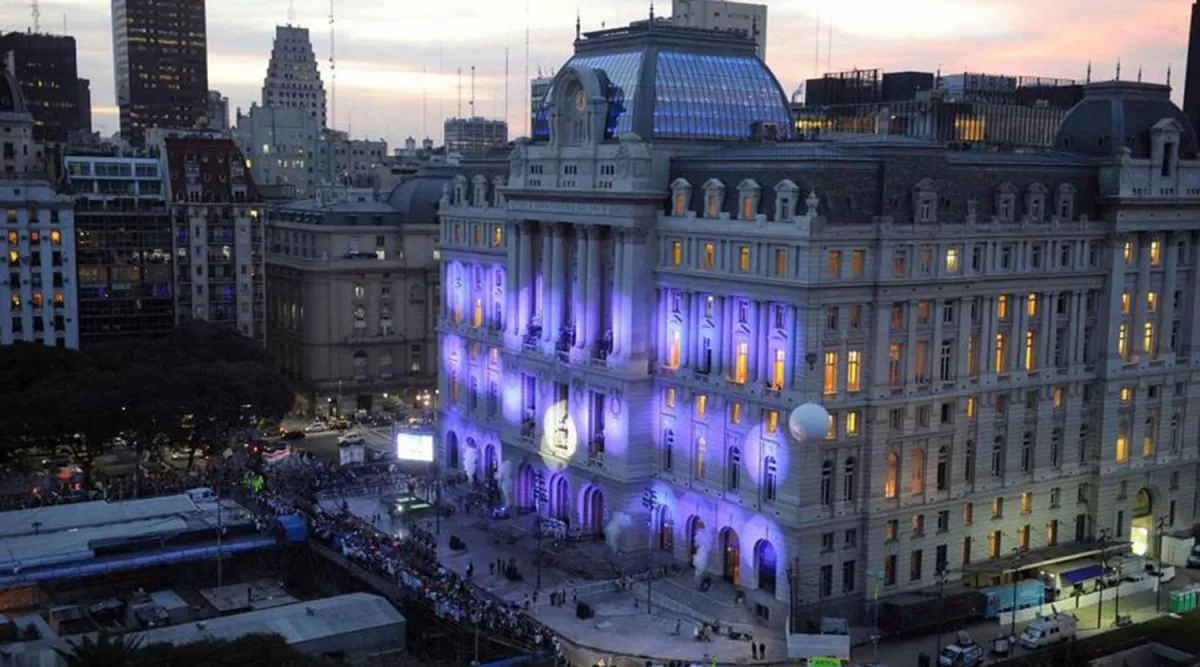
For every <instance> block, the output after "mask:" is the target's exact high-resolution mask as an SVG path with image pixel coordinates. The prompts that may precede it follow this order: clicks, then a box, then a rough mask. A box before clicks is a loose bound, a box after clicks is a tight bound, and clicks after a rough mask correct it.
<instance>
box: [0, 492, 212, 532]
mask: <svg viewBox="0 0 1200 667" xmlns="http://www.w3.org/2000/svg"><path fill="white" fill-rule="evenodd" d="M195 511H196V504H195V503H194V502H192V499H191V498H189V497H188V496H187V494H179V495H175V496H161V497H158V498H143V499H140V500H126V501H123V502H118V503H110V502H106V501H103V500H97V501H93V502H88V503H69V504H66V505H51V506H49V507H33V508H30V509H24V510H14V511H11V512H0V540H3V539H6V538H9V537H13V536H17V535H33V534H34V533H39V534H42V535H45V534H46V533H54V532H58V531H62V530H70V529H72V528H85V527H87V528H91V527H95V526H103V525H106V524H113V523H125V522H128V521H139V520H142V519H150V518H155V517H163V516H170V515H177V514H182V513H185V512H195ZM35 523H36V524H37V527H36V529H35V527H34V524H35Z"/></svg>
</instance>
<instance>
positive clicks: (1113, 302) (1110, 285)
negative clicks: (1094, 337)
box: [1100, 238, 1133, 363]
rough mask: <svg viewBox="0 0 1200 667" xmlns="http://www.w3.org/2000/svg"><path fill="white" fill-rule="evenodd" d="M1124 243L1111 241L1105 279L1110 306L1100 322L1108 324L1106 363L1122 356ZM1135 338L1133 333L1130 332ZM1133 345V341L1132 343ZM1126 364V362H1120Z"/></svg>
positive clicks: (1117, 240) (1116, 240) (1118, 240)
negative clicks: (1120, 348)
mask: <svg viewBox="0 0 1200 667" xmlns="http://www.w3.org/2000/svg"><path fill="white" fill-rule="evenodd" d="M1124 255H1125V252H1124V243H1123V241H1122V240H1121V239H1120V238H1116V239H1113V240H1112V241H1110V245H1109V247H1108V276H1107V277H1106V279H1105V283H1106V284H1105V290H1106V293H1107V294H1108V305H1107V308H1106V311H1105V312H1102V313H1100V316H1101V317H1100V322H1102V323H1104V322H1107V324H1108V335H1107V336H1105V337H1104V339H1103V340H1104V347H1105V348H1107V349H1105V351H1104V357H1105V362H1106V363H1112V362H1114V361H1118V359H1119V357H1120V354H1119V352H1118V348H1117V339H1118V336H1119V331H1120V329H1121V320H1122V315H1121V294H1122V293H1123V292H1124V291H1125V270H1126V267H1125V258H1124ZM1102 326H1103V325H1102ZM1129 335H1130V336H1133V332H1132V331H1130V332H1129ZM1130 343H1131V344H1132V341H1130ZM1118 363H1124V360H1120V361H1118Z"/></svg>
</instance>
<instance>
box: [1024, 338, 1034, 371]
mask: <svg viewBox="0 0 1200 667" xmlns="http://www.w3.org/2000/svg"><path fill="white" fill-rule="evenodd" d="M1033 342H1034V336H1033V331H1026V332H1025V370H1027V371H1031V370H1033V367H1034V366H1035V365H1036V363H1035V359H1034V358H1033V354H1034V350H1033Z"/></svg>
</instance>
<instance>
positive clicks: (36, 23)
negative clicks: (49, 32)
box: [29, 0, 42, 33]
mask: <svg viewBox="0 0 1200 667" xmlns="http://www.w3.org/2000/svg"><path fill="white" fill-rule="evenodd" d="M29 5H30V9H31V10H32V13H33V31H34V32H39V33H40V32H41V31H42V10H40V9H38V0H31V2H30V3H29Z"/></svg>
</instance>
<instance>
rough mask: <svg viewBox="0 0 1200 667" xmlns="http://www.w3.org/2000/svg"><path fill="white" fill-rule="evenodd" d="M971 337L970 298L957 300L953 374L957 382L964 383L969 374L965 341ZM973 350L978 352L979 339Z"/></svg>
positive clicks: (968, 359)
mask: <svg viewBox="0 0 1200 667" xmlns="http://www.w3.org/2000/svg"><path fill="white" fill-rule="evenodd" d="M970 338H971V299H959V300H958V352H957V357H958V358H957V359H956V360H955V361H956V366H957V367H956V368H955V369H954V375H955V377H957V378H958V381H959V383H960V384H961V383H965V382H967V381H968V378H969V377H970V376H971V373H970V371H971V366H970V356H969V354H968V353H969V351H970V347H969V346H968V345H967V341H968V340H969V339H970ZM975 352H976V354H978V353H979V341H978V340H976V341H975Z"/></svg>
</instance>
